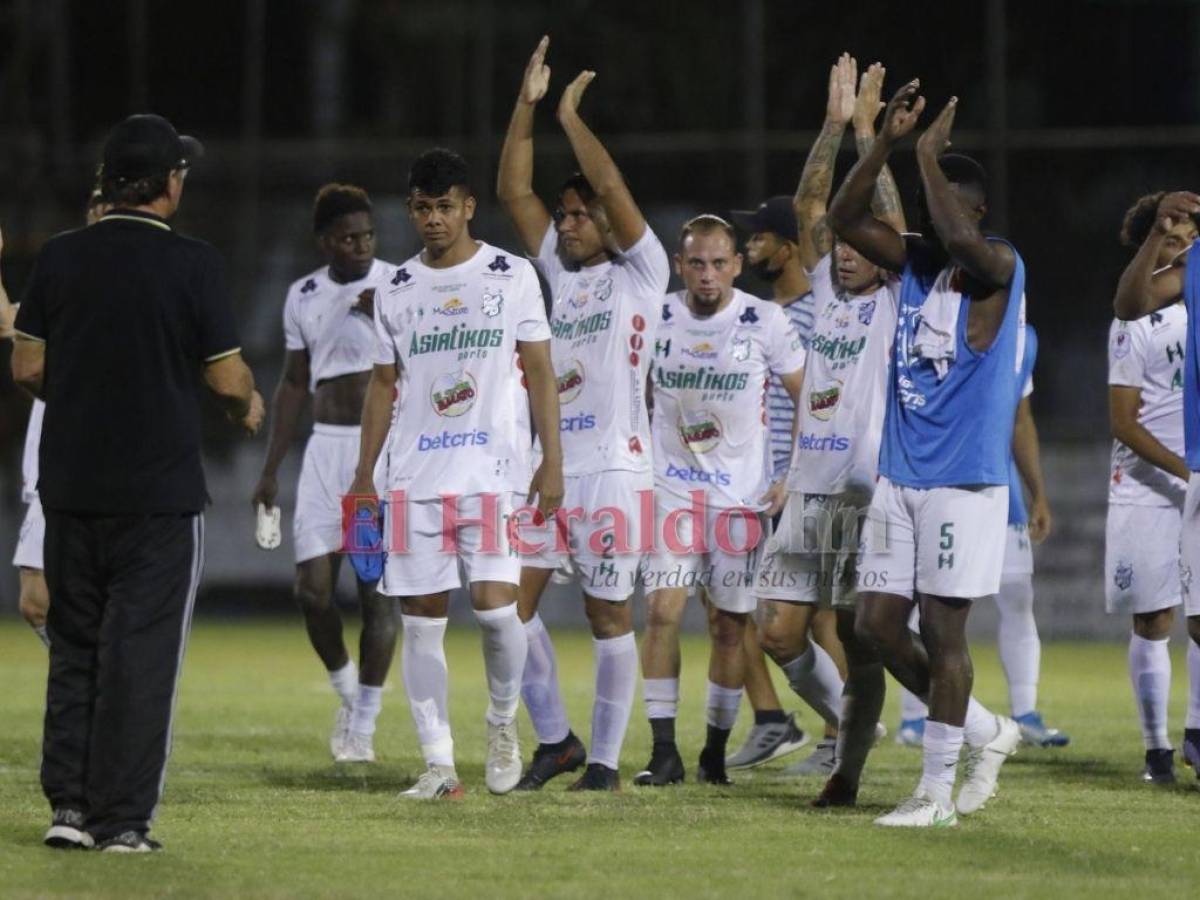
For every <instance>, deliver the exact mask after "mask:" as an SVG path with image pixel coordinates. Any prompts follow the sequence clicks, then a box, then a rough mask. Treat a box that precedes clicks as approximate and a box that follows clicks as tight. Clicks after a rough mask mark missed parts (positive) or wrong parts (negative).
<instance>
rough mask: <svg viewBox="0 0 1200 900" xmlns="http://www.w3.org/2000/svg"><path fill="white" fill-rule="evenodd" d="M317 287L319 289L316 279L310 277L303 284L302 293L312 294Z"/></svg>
mask: <svg viewBox="0 0 1200 900" xmlns="http://www.w3.org/2000/svg"><path fill="white" fill-rule="evenodd" d="M316 289H317V282H316V279H314V278H310V279H308V281H306V282H304V284H303V285H302V286H301V288H300V293H302V294H311V293H312V292H313V291H315V290H316Z"/></svg>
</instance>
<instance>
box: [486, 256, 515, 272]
mask: <svg viewBox="0 0 1200 900" xmlns="http://www.w3.org/2000/svg"><path fill="white" fill-rule="evenodd" d="M488 268H489V269H491V270H492V271H493V272H507V271H508V270H509V269H511V268H512V266H510V265H509V264H508V259H507V258H506V257H505V256H504V254H503V253H497V254H496V258H495V259H493V260H492V261H491V262H490V263H488Z"/></svg>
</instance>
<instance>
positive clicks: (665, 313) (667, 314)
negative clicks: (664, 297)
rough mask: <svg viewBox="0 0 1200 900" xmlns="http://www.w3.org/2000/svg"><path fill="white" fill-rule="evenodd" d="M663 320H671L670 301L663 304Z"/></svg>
mask: <svg viewBox="0 0 1200 900" xmlns="http://www.w3.org/2000/svg"><path fill="white" fill-rule="evenodd" d="M662 320H663V321H664V322H669V321H671V304H670V303H664V304H663V314H662Z"/></svg>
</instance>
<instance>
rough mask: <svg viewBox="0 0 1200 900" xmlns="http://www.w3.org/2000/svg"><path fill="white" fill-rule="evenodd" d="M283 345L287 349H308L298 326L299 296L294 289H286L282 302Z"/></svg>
mask: <svg viewBox="0 0 1200 900" xmlns="http://www.w3.org/2000/svg"><path fill="white" fill-rule="evenodd" d="M283 346H284V347H285V348H287V349H288V350H307V349H308V344H306V343H305V341H304V332H303V331H302V330H301V328H300V298H299V296H298V295H297V294H296V292H295V291H288V295H287V299H286V300H285V301H284V303H283Z"/></svg>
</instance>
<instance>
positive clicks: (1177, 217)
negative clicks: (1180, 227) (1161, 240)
mask: <svg viewBox="0 0 1200 900" xmlns="http://www.w3.org/2000/svg"><path fill="white" fill-rule="evenodd" d="M1196 215H1200V196H1197V195H1196V194H1193V193H1192V192H1191V191H1172V192H1171V193H1169V194H1167V195H1166V196H1164V197H1163V198H1162V199H1161V200H1159V201H1158V216H1157V217H1156V219H1155V221H1154V227H1155V228H1157V229H1158V231H1159V232H1160V233H1161V234H1166V233H1167V232H1168V231H1170V230H1171V229H1172V228H1174V227H1175V226H1176V225H1177V224H1179V223H1180V222H1182V221H1183V220H1184V219H1186V218H1189V217H1195V216H1196Z"/></svg>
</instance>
